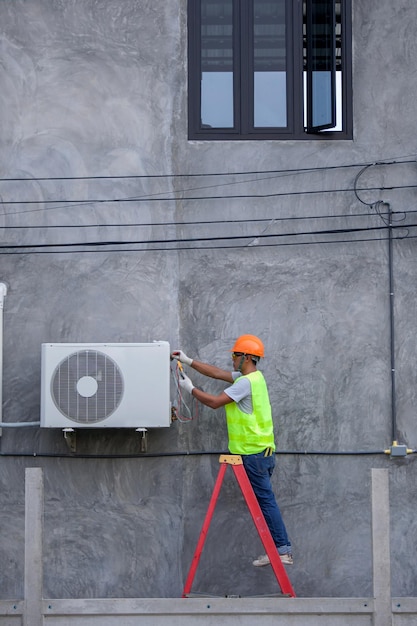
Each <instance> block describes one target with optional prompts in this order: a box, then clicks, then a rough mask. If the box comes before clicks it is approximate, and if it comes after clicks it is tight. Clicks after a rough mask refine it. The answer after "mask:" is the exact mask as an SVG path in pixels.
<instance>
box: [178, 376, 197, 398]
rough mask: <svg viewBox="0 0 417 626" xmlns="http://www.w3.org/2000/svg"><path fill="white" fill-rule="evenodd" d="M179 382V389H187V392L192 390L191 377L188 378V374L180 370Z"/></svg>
mask: <svg viewBox="0 0 417 626" xmlns="http://www.w3.org/2000/svg"><path fill="white" fill-rule="evenodd" d="M179 384H180V387H181V389H185V391H188V393H191V392H192V390H193V389H194V385H193V382H192V380H191V378H188V376H187V375H186V374H184V372H181V374H180V378H179Z"/></svg>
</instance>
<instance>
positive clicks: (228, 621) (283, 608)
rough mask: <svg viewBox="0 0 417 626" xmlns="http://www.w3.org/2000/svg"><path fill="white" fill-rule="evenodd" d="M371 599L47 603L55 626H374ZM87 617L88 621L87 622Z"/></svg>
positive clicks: (49, 619) (45, 606) (47, 619)
mask: <svg viewBox="0 0 417 626" xmlns="http://www.w3.org/2000/svg"><path fill="white" fill-rule="evenodd" d="M373 614H374V601H373V599H369V598H355V599H349V598H320V599H316V598H314V599H311V598H181V599H178V598H164V599H134V598H132V599H122V598H114V599H102V600H100V599H84V600H49V601H48V600H44V601H43V616H44V623H45V624H49V625H50V626H82V625H85V624H86V623H88V624H100V625H102V626H120V623H121V621H120V619H121V618H122V620H123V622H122V623H123V626H133V624H135V625H137V624H142V623H143V624H147V626H153V625H155V626H156V625H158V626H164V625H165V624H166V626H168V625H170V626H180V625H182V624H185V625H188V624H189V625H190V626H191V624H193V625H194V624H196V622H197V621H198V622H199V623H200V620H201V621H203V620H204V623H205V624H213V626H214V625H215V624H216V625H217V624H219V623H220V621H221V624H222V626H238V625H239V626H246V625H247V626H250V625H252V624H253V620H254V618H256V623H257V624H258V625H259V624H260V625H261V626H263V625H265V626H266V625H271V624H273V623H276V619H277V618H281V620H282V619H283V618H285V617H288V618H290V619H291V625H292V626H306V625H308V626H323V625H326V624H328V625H329V626H362V625H363V626H365V625H366V626H371V625H372V624H373ZM87 616H88V617H87Z"/></svg>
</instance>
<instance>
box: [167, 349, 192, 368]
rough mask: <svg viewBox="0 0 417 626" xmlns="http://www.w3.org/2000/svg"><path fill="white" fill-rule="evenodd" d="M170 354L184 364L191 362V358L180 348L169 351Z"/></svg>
mask: <svg viewBox="0 0 417 626" xmlns="http://www.w3.org/2000/svg"><path fill="white" fill-rule="evenodd" d="M171 356H172V358H173V359H177V361H180V362H181V363H184V364H185V365H191V363H192V362H193V359H190V357H189V356H187V355H186V354H185V352H183V351H182V350H174V352H172V353H171Z"/></svg>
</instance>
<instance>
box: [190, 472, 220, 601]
mask: <svg viewBox="0 0 417 626" xmlns="http://www.w3.org/2000/svg"><path fill="white" fill-rule="evenodd" d="M226 469H227V465H225V464H223V465H220V469H219V473H218V475H217V480H216V483H215V485H214V489H213V493H212V495H211V500H210V504H209V507H208V509H207V513H206V517H205V519H204V523H203V527H202V529H201V533H200V537H199V540H198V543H197V547H196V549H195V552H194V556H193V560H192V562H191V566H190V570H189V572H188V576H187V580H186V582H185V585H184V590H183V592H182V597H183V598H185V597H186V596H187V594H189V593H190V591H191V587H192V584H193V580H194V576H195V573H196V571H197V567H198V563H199V561H200V556H201V553H202V551H203V548H204V543H205V541H206V537H207V533H208V529H209V526H210V522H211V519H212V517H213V513H214V509H215V507H216V502H217V498H218V497H219V493H220V488H221V486H222V482H223V478H224V474H225V472H226Z"/></svg>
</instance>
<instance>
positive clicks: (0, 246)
mask: <svg viewBox="0 0 417 626" xmlns="http://www.w3.org/2000/svg"><path fill="white" fill-rule="evenodd" d="M416 227H417V224H415V225H413V224H405V225H401V226H399V227H393V228H401V229H409V228H416ZM378 230H385V227H384V226H373V227H362V228H359V227H358V228H343V229H327V230H317V231H301V232H294V233H261V234H256V233H255V234H253V233H252V234H250V235H243V234H240V235H223V236H216V237H213V236H211V237H186V238H182V239H152V240H142V241H137V240H131V241H123V240H121V241H86V242H68V243H37V244H35V243H33V244H0V250H16V249H19V250H21V249H24V250H25V249H28V248H31V249H46V248H48V249H49V248H58V249H61V248H73V247H83V248H84V247H92V246H94V247H104V246H110V245H113V246H115V245H117V246H129V245H138V244H139V245H160V244H166V245H172V244H178V243H181V244H188V243H200V244H201V243H207V242H213V241H216V242H217V241H242V240H246V241H249V244H246V245H248V246H250V245H251V243H252V242H253V241H258V240H260V239H272V238H288V237H300V236H302V237H304V236H310V237H311V236H319V235H340V234H347V233H365V232H370V231H378Z"/></svg>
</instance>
